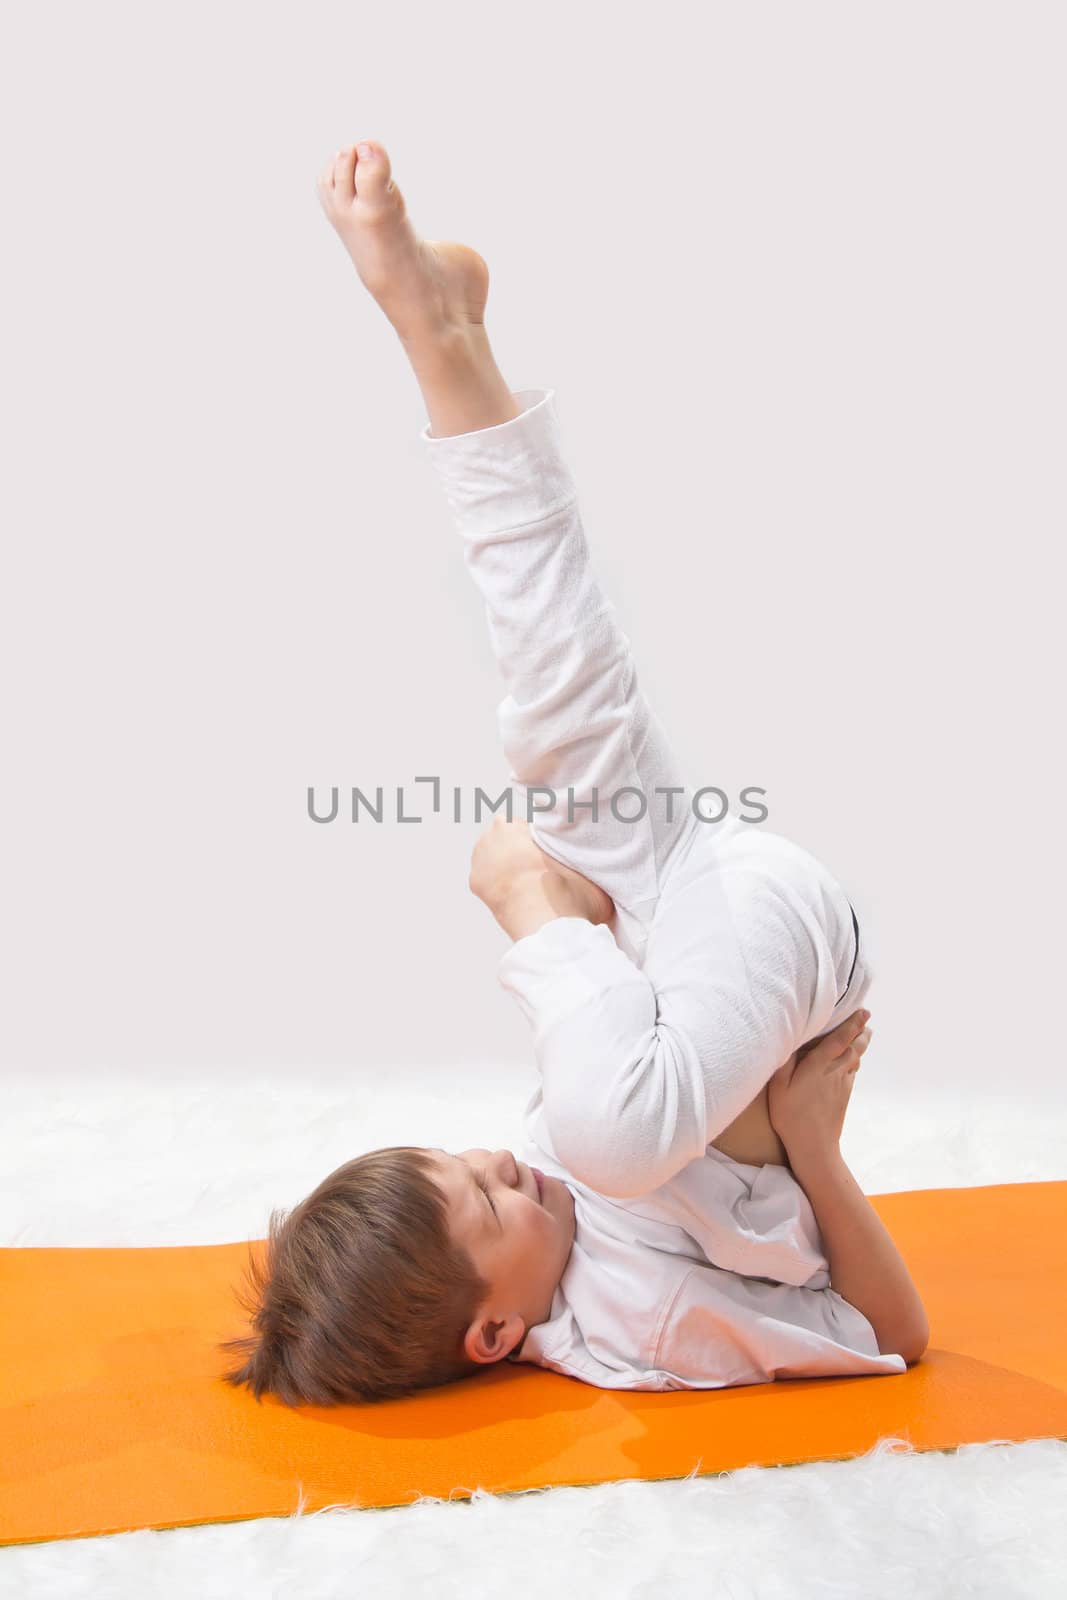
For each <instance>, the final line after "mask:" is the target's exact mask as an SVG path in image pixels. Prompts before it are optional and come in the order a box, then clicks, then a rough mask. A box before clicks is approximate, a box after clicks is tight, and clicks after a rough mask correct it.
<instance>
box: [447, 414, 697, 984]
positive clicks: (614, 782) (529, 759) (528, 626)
mask: <svg viewBox="0 0 1067 1600" xmlns="http://www.w3.org/2000/svg"><path fill="white" fill-rule="evenodd" d="M514 398H515V400H516V402H517V403H518V404H519V405H520V406H522V407H524V410H523V412H522V414H521V415H520V416H518V417H516V418H513V419H511V420H510V421H508V422H505V423H501V424H499V425H498V426H496V427H493V428H486V429H482V430H480V431H478V432H475V433H468V434H461V435H459V436H453V437H446V438H444V439H435V438H433V437H432V436H431V435H430V432H429V429H428V428H427V429H425V430H424V431H423V435H422V437H423V439H424V440H425V442H426V443H427V445H428V447H429V449H430V451H431V455H432V459H433V460H434V463H435V465H436V466H437V468H438V470H439V472H440V473H441V477H442V480H443V484H444V488H445V493H446V496H447V498H448V502H449V505H450V508H451V511H452V514H453V518H454V520H455V523H456V525H457V528H458V530H459V532H460V534H461V535H462V537H463V545H464V554H465V559H466V564H467V568H468V570H469V571H470V574H471V576H472V578H473V579H474V581H475V583H476V584H477V585H478V588H479V589H480V591H481V593H482V596H483V598H484V600H485V605H486V618H487V622H488V627H489V638H490V641H491V643H492V647H493V650H494V652H495V655H496V659H497V663H498V665H499V667H500V671H501V673H502V675H503V678H504V681H505V683H506V684H507V689H508V693H507V694H506V696H505V697H504V699H503V700H502V701H501V702H500V705H499V707H498V712H497V716H498V722H499V728H500V738H501V743H502V745H503V749H504V754H505V756H506V758H507V761H508V763H509V767H510V781H511V785H512V787H513V789H514V811H513V815H514V816H515V817H518V818H522V819H524V820H528V821H529V822H530V833H531V836H532V837H533V839H534V840H535V841H536V843H537V844H538V845H539V846H540V848H541V849H543V850H544V851H545V853H546V854H547V855H549V856H551V857H553V858H554V859H555V860H557V861H560V862H563V863H564V864H565V865H566V866H569V867H573V868H574V869H575V870H576V871H578V872H580V873H582V874H583V876H585V877H587V878H589V879H590V880H591V881H592V882H593V883H596V884H598V885H599V886H600V888H602V889H603V890H604V891H605V893H606V894H608V895H610V896H611V899H612V900H613V901H614V902H615V907H616V925H615V927H614V928H613V931H614V932H615V934H616V937H617V938H618V939H619V942H620V944H622V946H623V948H625V949H627V950H628V952H629V953H631V954H635V953H638V952H639V951H640V950H641V949H642V948H643V944H644V940H645V935H646V932H647V927H648V923H649V922H650V920H651V918H652V915H653V913H654V911H655V907H656V902H657V900H658V898H659V894H660V890H661V886H662V884H663V882H664V881H665V878H666V876H667V875H668V873H669V872H670V869H671V866H672V863H673V862H674V861H675V860H676V859H680V858H681V856H682V855H684V853H685V850H686V848H687V845H688V843H689V842H690V840H691V838H692V836H693V833H694V831H695V830H697V829H698V828H701V827H707V826H709V824H707V823H701V822H698V821H697V820H696V818H695V817H694V814H693V811H692V807H691V804H690V799H691V791H690V789H689V788H688V786H687V785H686V784H685V783H684V780H683V779H682V777H681V775H680V773H679V770H678V764H677V762H676V760H675V757H674V753H673V751H672V750H671V747H670V744H669V743H668V740H667V737H666V735H665V733H664V731H663V729H662V727H661V726H660V723H659V720H658V718H657V717H656V715H655V713H654V712H653V711H652V710H651V708H650V707H649V705H648V702H647V701H646V699H645V696H644V693H643V691H642V689H641V685H640V683H639V681H638V677H637V672H636V669H635V666H634V662H633V657H632V655H631V652H630V641H629V639H628V638H627V636H626V634H625V633H623V631H622V629H621V628H620V627H619V625H618V622H617V620H616V616H615V608H614V605H613V604H612V602H611V601H610V600H608V599H607V598H606V597H605V596H604V594H603V592H602V590H601V588H600V585H599V582H598V581H597V578H596V576H595V574H594V571H593V568H592V566H591V564H590V556H589V548H588V544H587V541H586V537H585V532H584V529H583V527H582V520H581V514H580V511H579V507H578V497H577V490H576V488H575V485H574V482H573V479H572V477H571V474H570V472H569V470H568V468H567V465H566V463H565V461H564V458H563V453H562V448H561V441H560V436H559V426H558V420H557V417H556V413H555V406H554V391H552V390H543V389H528V390H523V391H521V392H519V393H517V394H516V395H515V397H514ZM624 789H625V790H627V791H628V792H627V793H626V794H619V791H621V790H624ZM668 789H670V790H673V791H674V792H673V794H672V795H668V794H666V793H658V792H657V790H668ZM544 790H550V791H552V793H553V794H554V796H555V804H554V805H552V804H551V797H550V796H549V795H548V794H546V793H543V792H539V791H544ZM635 790H636V791H637V793H636V794H634V793H633V792H632V791H635ZM617 794H618V795H619V797H618V799H617V801H616V802H615V808H614V810H613V808H612V800H613V797H614V796H615V795H617ZM642 796H643V797H644V798H645V800H646V802H647V805H646V808H645V813H644V816H643V818H641V820H633V821H631V820H627V819H629V818H638V817H640V813H641V809H642V807H641V797H642ZM546 806H547V807H550V808H549V809H542V808H545V807H546ZM594 806H595V808H596V816H595V820H594V814H593V809H592V807H594Z"/></svg>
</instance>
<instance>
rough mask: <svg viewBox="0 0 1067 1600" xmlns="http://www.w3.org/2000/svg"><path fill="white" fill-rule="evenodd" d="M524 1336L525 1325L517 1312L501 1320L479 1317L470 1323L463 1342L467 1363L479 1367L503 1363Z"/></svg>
mask: <svg viewBox="0 0 1067 1600" xmlns="http://www.w3.org/2000/svg"><path fill="white" fill-rule="evenodd" d="M525 1334H526V1324H525V1323H524V1322H523V1320H522V1318H521V1317H520V1316H519V1314H518V1312H517V1311H513V1312H511V1313H510V1314H509V1315H508V1316H506V1317H503V1318H493V1317H479V1318H477V1319H476V1320H475V1321H474V1322H472V1323H471V1325H470V1327H469V1328H468V1329H467V1332H466V1336H465V1337H464V1340H463V1350H464V1353H465V1355H466V1356H467V1359H468V1360H469V1361H477V1362H478V1363H479V1364H480V1365H482V1364H488V1363H489V1362H492V1361H503V1359H504V1357H505V1356H506V1355H510V1354H511V1352H512V1350H515V1349H517V1348H518V1346H519V1345H520V1344H521V1343H522V1341H523V1338H524V1337H525Z"/></svg>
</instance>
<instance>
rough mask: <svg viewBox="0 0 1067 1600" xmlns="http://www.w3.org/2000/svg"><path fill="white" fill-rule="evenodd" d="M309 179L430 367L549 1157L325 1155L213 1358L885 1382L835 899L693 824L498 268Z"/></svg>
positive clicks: (917, 1319) (280, 1375) (349, 178)
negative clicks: (509, 340)
mask: <svg viewBox="0 0 1067 1600" xmlns="http://www.w3.org/2000/svg"><path fill="white" fill-rule="evenodd" d="M318 192H319V197H320V200H321V202H322V205H323V208H324V210H325V211H326V214H327V216H328V218H329V219H330V221H331V222H332V223H333V225H334V227H335V228H336V229H337V231H338V233H339V235H340V237H341V239H342V241H343V242H344V244H345V246H346V248H347V249H348V251H349V254H350V255H351V257H352V259H353V262H354V264H355V266H356V269H357V271H358V273H359V276H360V278H361V279H362V281H363V283H364V285H365V286H366V288H367V289H368V290H369V291H370V293H371V294H372V296H373V297H374V298H375V299H376V300H377V302H378V304H379V305H380V306H381V308H382V310H383V311H384V312H385V314H386V315H387V317H388V318H389V320H390V321H391V323H392V324H393V326H394V328H395V329H396V332H397V333H398V335H399V337H400V340H401V343H402V344H403V346H404V348H405V350H406V352H407V355H408V357H409V359H410V361H411V364H412V367H413V370H414V372H415V375H416V378H417V379H418V382H419V384H420V387H421V390H422V394H423V397H424V399H425V402H426V406H427V411H428V414H429V418H430V427H429V429H427V430H424V432H423V439H424V440H425V442H426V445H427V450H428V452H429V455H430V459H431V460H432V461H433V463H434V465H435V467H436V469H437V470H438V471H439V473H440V475H441V480H442V484H443V487H444V490H445V494H446V498H447V500H448V504H449V506H450V509H451V512H452V515H453V518H454V520H455V523H456V526H457V529H458V531H459V533H460V535H461V538H462V540H463V549H464V556H465V560H466V563H467V566H468V569H469V570H470V572H471V575H472V577H473V578H474V580H475V582H476V583H477V584H478V585H479V588H480V590H481V592H482V594H483V597H484V599H485V603H486V615H487V621H488V625H489V633H490V638H491V641H492V644H493V648H494V650H495V652H496V655H497V659H498V662H499V664H500V667H501V671H502V673H503V676H504V678H505V681H506V683H507V686H508V693H507V695H506V697H505V699H504V700H503V701H502V702H501V704H500V707H499V722H500V730H501V735H502V741H503V745H504V751H505V754H506V756H507V758H508V761H509V763H510V766H511V769H512V779H513V783H512V794H513V798H514V797H517V799H518V802H519V808H520V816H519V817H518V818H515V817H514V815H512V816H511V817H509V819H508V820H506V821H505V820H504V819H502V818H497V819H496V820H494V822H493V823H492V824H491V826H490V827H489V828H488V829H487V830H486V832H485V833H484V834H483V836H482V838H481V839H480V840H479V841H478V844H477V846H476V847H475V851H474V856H473V859H472V865H471V874H470V888H471V889H472V891H473V892H474V893H475V894H476V895H478V896H479V897H480V898H481V899H482V900H483V901H484V902H485V903H486V905H487V906H488V907H489V909H490V910H491V911H492V912H493V914H494V916H495V917H496V919H497V921H498V922H499V923H500V925H501V926H502V927H503V928H504V929H505V931H506V932H507V933H508V934H509V935H510V936H511V938H512V940H513V941H514V943H513V944H512V945H511V947H510V949H509V950H508V951H507V952H506V953H505V955H504V956H503V958H502V960H501V962H500V966H499V969H498V975H499V978H500V981H501V982H502V984H503V985H504V987H505V988H507V989H508V990H510V992H511V993H513V994H514V996H515V998H516V1000H517V1002H518V1004H519V1005H520V1007H521V1008H522V1010H523V1012H524V1014H525V1015H526V1016H527V1017H528V1019H529V1021H530V1023H531V1025H532V1027H533V1029H534V1034H535V1052H536V1058H537V1067H538V1073H539V1080H540V1081H539V1085H538V1088H537V1090H536V1091H535V1093H534V1095H533V1097H532V1099H531V1101H530V1104H529V1106H528V1107H527V1113H526V1124H525V1131H526V1135H527V1140H528V1145H527V1153H528V1154H529V1155H531V1156H532V1157H534V1158H535V1159H536V1161H537V1163H538V1165H537V1166H529V1165H527V1164H526V1163H525V1162H520V1161H517V1160H516V1159H515V1157H514V1156H513V1155H512V1153H511V1152H510V1151H507V1150H502V1151H495V1152H489V1151H485V1150H467V1151H464V1152H462V1153H460V1154H458V1155H456V1154H452V1153H449V1152H446V1151H443V1150H422V1149H413V1148H406V1147H401V1148H395V1149H387V1150H376V1151H371V1152H370V1153H369V1154H368V1155H365V1156H362V1157H359V1158H358V1159H356V1160H354V1161H350V1162H348V1163H346V1164H345V1165H344V1166H343V1167H341V1168H339V1169H338V1171H337V1172H335V1173H333V1174H331V1175H330V1176H329V1177H328V1178H327V1179H325V1180H324V1182H323V1183H322V1184H320V1185H319V1187H318V1188H317V1189H316V1190H315V1191H314V1193H313V1194H312V1195H310V1196H309V1197H308V1198H307V1199H306V1200H305V1201H303V1202H302V1204H301V1205H299V1206H298V1207H296V1209H295V1210H294V1211H293V1213H292V1214H291V1215H290V1216H289V1217H288V1218H285V1217H283V1216H282V1215H281V1214H279V1213H275V1214H274V1215H272V1217H271V1224H270V1239H269V1242H268V1249H267V1254H266V1260H265V1262H264V1261H259V1262H256V1261H255V1260H253V1262H252V1270H251V1284H252V1296H251V1298H250V1299H249V1298H248V1297H246V1298H245V1302H244V1303H245V1305H246V1307H247V1309H248V1310H249V1311H250V1313H251V1314H252V1319H253V1324H254V1329H255V1333H254V1336H253V1337H248V1338H244V1339H236V1340H230V1341H228V1342H227V1344H226V1345H224V1346H223V1348H224V1349H226V1350H228V1351H231V1352H236V1353H239V1355H240V1356H241V1358H242V1360H241V1364H240V1365H239V1366H238V1368H237V1369H236V1370H234V1371H231V1372H230V1373H228V1374H227V1379H228V1381H229V1382H231V1383H234V1384H242V1383H247V1384H248V1385H249V1386H250V1387H251V1388H252V1390H253V1392H254V1393H255V1395H256V1397H257V1399H258V1398H259V1396H260V1395H261V1393H262V1392H263V1391H265V1390H266V1391H269V1392H272V1393H274V1394H276V1395H278V1396H279V1397H280V1398H281V1399H282V1400H284V1401H285V1402H286V1403H289V1404H297V1403H300V1402H316V1403H320V1404H329V1403H334V1402H340V1401H346V1400H356V1399H368V1400H375V1399H383V1398H386V1397H389V1396H395V1395H401V1394H409V1393H411V1392H413V1391H414V1390H416V1389H418V1388H422V1387H427V1386H430V1385H434V1384H438V1383H443V1382H447V1381H450V1380H452V1379H455V1378H459V1377H463V1376H466V1375H468V1374H471V1373H474V1372H477V1371H479V1370H481V1369H483V1368H484V1367H485V1366H487V1365H490V1364H493V1363H495V1362H497V1361H499V1360H501V1359H508V1360H512V1361H528V1362H535V1363H537V1364H538V1365H541V1366H545V1367H548V1368H551V1369H552V1370H554V1371H557V1372H561V1373H565V1374H568V1375H570V1376H573V1377H577V1378H580V1379H583V1380H584V1381H586V1382H588V1383H592V1384H595V1385H598V1386H600V1387H605V1388H627V1389H675V1388H718V1387H723V1386H726V1385H734V1384H748V1383H761V1382H766V1381H769V1380H771V1379H775V1378H782V1377H794V1376H795V1377H800V1376H815V1375H832V1374H838V1375H842V1374H859V1373H866V1374H879V1373H894V1372H902V1371H903V1370H904V1369H905V1366H906V1364H907V1363H909V1362H911V1361H916V1360H918V1359H919V1357H920V1356H921V1354H922V1351H923V1350H924V1349H925V1347H926V1342H927V1339H928V1329H927V1326H926V1319H925V1315H924V1312H923V1308H922V1304H921V1302H920V1300H919V1296H918V1294H917V1292H916V1290H915V1287H914V1285H913V1284H912V1282H911V1279H910V1277H909V1275H908V1272H907V1268H906V1266H905V1264H904V1262H903V1261H902V1260H901V1258H900V1256H899V1254H898V1252H897V1251H896V1248H895V1246H894V1245H893V1243H892V1240H891V1239H890V1238H889V1235H888V1234H887V1233H886V1231H885V1229H884V1227H883V1226H882V1224H881V1222H880V1221H879V1219H878V1217H877V1215H876V1213H875V1212H874V1211H873V1209H872V1208H871V1207H870V1205H869V1204H868V1202H867V1201H866V1199H865V1198H864V1196H863V1194H862V1192H861V1191H860V1190H859V1187H858V1185H857V1184H856V1183H855V1180H854V1179H853V1177H852V1175H851V1173H849V1172H848V1169H847V1168H846V1167H845V1165H844V1162H843V1160H842V1158H841V1154H840V1150H839V1147H838V1140H839V1136H840V1131H841V1124H842V1121H843V1117H844V1112H845V1107H846V1105H847V1101H848V1097H849V1094H850V1092H851V1086H852V1074H853V1072H854V1071H855V1068H856V1067H857V1066H858V1064H859V1059H860V1056H861V1055H862V1053H863V1051H864V1049H865V1048H866V1044H867V1041H868V1039H869V1037H870V1034H869V1029H867V1028H866V1026H865V1024H866V1022H867V1020H868V1019H869V1015H870V1013H869V1012H866V1011H863V1010H860V1009H858V1007H859V1002H860V1001H861V1000H862V999H863V997H864V995H865V993H866V991H867V989H868V987H869V985H870V981H871V973H870V969H869V967H868V965H867V963H866V961H865V959H864V954H863V953H862V952H861V950H860V947H859V929H858V925H857V922H856V917H855V913H854V911H853V910H852V908H851V906H850V905H849V903H848V901H847V899H846V897H845V895H844V893H843V892H842V890H841V888H840V885H838V884H837V883H836V881H835V880H834V879H833V877H832V876H831V875H830V873H829V872H828V871H827V870H826V869H825V868H824V867H823V866H822V865H821V864H820V863H819V862H818V861H816V860H815V858H814V857H812V856H810V855H809V854H808V853H807V852H805V851H803V850H801V849H799V848H798V847H797V846H795V845H793V844H792V843H791V842H790V841H788V840H786V839H784V838H781V837H780V836H777V835H774V834H769V833H767V832H765V831H764V830H763V829H761V828H759V827H755V826H753V825H751V824H748V825H747V826H746V824H745V823H743V822H742V821H740V820H739V819H738V818H735V817H731V816H728V815H727V816H723V817H721V818H720V819H719V820H706V819H705V814H704V812H703V810H702V809H701V808H699V807H698V806H697V805H696V804H695V803H694V802H695V800H696V798H697V797H694V796H691V795H690V792H689V790H688V789H687V787H686V786H685V784H683V783H682V782H681V781H680V779H679V775H678V771H677V768H676V764H675V761H674V758H673V755H672V753H671V750H670V747H669V745H668V743H667V741H666V739H665V737H664V735H663V732H662V730H661V728H660V726H659V724H658V721H657V719H656V718H655V716H654V715H653V714H652V712H651V710H650V708H649V706H648V704H647V702H646V700H645V698H644V695H643V693H642V691H641V688H640V686H639V684H638V681H637V678H636V674H635V669H634V665H633V662H632V659H631V656H630V651H629V641H628V639H627V638H626V636H625V634H623V633H622V632H621V631H620V629H619V628H618V626H617V624H616V622H615V620H614V614H613V608H612V606H611V605H610V603H609V602H608V601H607V600H606V599H605V598H604V596H603V595H602V593H601V591H600V589H599V586H598V584H597V581H596V578H595V577H594V575H593V573H592V570H591V567H590V565H589V559H588V551H587V548H586V543H585V537H584V532H583V529H582V525H581V521H580V517H579V512H578V507H577V501H576V495H575V489H574V484H573V481H572V479H571V477H570V474H569V471H568V469H567V466H566V464H565V462H564V460H563V456H562V453H561V448H560V440H559V431H558V424H557V420H556V416H555V411H554V406H553V400H554V396H553V395H552V393H551V392H550V391H543V390H527V391H523V392H521V393H518V394H513V393H512V392H511V391H510V390H509V389H508V387H507V385H506V384H505V382H504V380H503V378H502V377H501V375H500V372H499V370H498V368H497V366H496V363H495V361H494V359H493V357H492V354H491V351H490V348H489V342H488V338H487V336H486V332H485V326H484V310H485V304H486V300H487V296H488V269H487V267H486V264H485V262H484V261H483V260H482V258H481V257H480V256H479V255H477V254H476V252H474V251H473V250H470V249H468V248H467V247H466V246H463V245H460V244H456V243H451V242H447V243H446V242H440V241H435V242H426V241H422V240H420V239H419V238H418V237H417V235H416V234H415V232H414V230H413V229H412V227H411V224H410V222H409V221H408V219H407V215H406V210H405V206H404V202H403V199H402V197H401V195H400V192H399V190H398V189H397V188H396V185H395V184H394V183H393V181H392V179H391V176H390V166H389V160H388V157H387V155H386V153H385V151H384V150H383V148H382V147H381V145H378V144H373V143H367V144H361V145H360V146H359V147H358V151H357V149H355V148H349V149H346V150H343V151H340V152H338V155H337V157H336V158H335V160H334V161H333V162H331V163H329V164H328V166H327V168H326V169H325V170H324V172H323V173H322V175H321V176H320V179H319V183H318ZM782 1062H784V1063H785V1064H784V1066H780V1065H779V1064H780V1063H782ZM823 1245H825V1247H826V1254H824V1253H823ZM831 1279H832V1282H833V1287H832V1288H831V1287H830V1284H831Z"/></svg>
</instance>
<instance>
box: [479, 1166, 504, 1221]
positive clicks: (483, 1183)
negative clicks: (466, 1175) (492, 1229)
mask: <svg viewBox="0 0 1067 1600" xmlns="http://www.w3.org/2000/svg"><path fill="white" fill-rule="evenodd" d="M478 1187H479V1189H480V1190H481V1191H482V1193H483V1194H484V1195H485V1198H486V1199H487V1200H488V1202H489V1209H490V1211H491V1212H492V1213H493V1215H494V1217H496V1219H497V1221H498V1222H499V1221H500V1214H499V1212H498V1211H497V1209H496V1206H495V1205H494V1204H493V1197H492V1195H491V1194H490V1193H489V1187H488V1185H487V1183H486V1181H485V1173H484V1172H483V1173H482V1174H481V1176H480V1177H479V1179H478Z"/></svg>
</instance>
